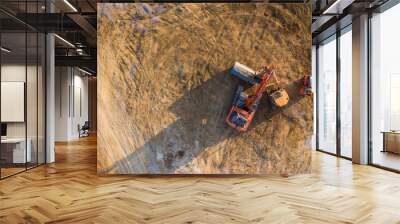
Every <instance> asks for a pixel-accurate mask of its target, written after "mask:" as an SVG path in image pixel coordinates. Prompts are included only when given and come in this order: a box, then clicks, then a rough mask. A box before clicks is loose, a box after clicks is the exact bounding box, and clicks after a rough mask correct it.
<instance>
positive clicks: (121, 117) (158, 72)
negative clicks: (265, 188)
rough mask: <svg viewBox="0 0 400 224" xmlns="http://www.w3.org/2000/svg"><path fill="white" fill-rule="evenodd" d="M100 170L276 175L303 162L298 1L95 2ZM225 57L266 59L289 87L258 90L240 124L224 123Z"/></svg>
mask: <svg viewBox="0 0 400 224" xmlns="http://www.w3.org/2000/svg"><path fill="white" fill-rule="evenodd" d="M98 7H99V10H98V11H99V12H98V13H99V15H98V64H99V67H98V71H99V74H98V88H99V91H98V92H99V95H98V103H99V104H98V105H99V106H98V171H99V173H101V174H175V173H184V174H281V175H292V174H297V173H306V172H309V171H310V162H311V161H310V160H311V156H310V151H309V150H310V139H311V135H312V125H313V122H312V121H313V113H312V111H313V104H312V97H302V96H300V95H299V94H298V92H299V88H300V81H299V80H300V79H301V77H302V76H304V75H306V74H311V33H310V25H311V24H310V22H311V10H310V6H309V5H308V4H261V3H258V4H256V3H252V4H145V3H141V4H139V3H137V4H133V3H132V4H122V3H114V4H111V3H107V4H98ZM235 61H239V62H241V63H243V64H246V65H248V66H249V67H252V68H254V69H257V68H260V67H261V66H263V65H272V64H273V65H275V66H276V68H277V74H278V77H279V78H280V80H281V82H282V84H283V85H284V86H285V87H286V89H287V91H288V92H289V96H290V103H289V105H287V106H286V107H285V108H282V109H276V108H275V109H273V108H271V105H270V103H269V102H268V100H267V97H265V96H264V97H263V99H262V100H261V104H260V107H259V110H258V111H257V113H256V116H255V118H254V120H253V123H252V124H251V127H250V128H249V130H248V131H247V132H244V133H240V132H238V131H236V130H233V129H232V128H230V127H229V126H228V125H227V124H226V123H225V118H226V116H227V114H228V112H229V109H230V107H231V103H232V98H233V94H234V92H235V89H236V87H237V85H238V83H239V82H238V80H235V79H234V78H232V77H230V76H229V75H228V70H229V69H230V68H231V67H232V65H233V63H234V62H235Z"/></svg>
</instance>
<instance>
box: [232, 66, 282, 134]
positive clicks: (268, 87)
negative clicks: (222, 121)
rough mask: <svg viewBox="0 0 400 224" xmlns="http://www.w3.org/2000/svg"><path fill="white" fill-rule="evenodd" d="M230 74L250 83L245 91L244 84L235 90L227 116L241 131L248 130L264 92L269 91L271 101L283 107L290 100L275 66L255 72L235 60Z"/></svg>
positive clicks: (233, 125)
mask: <svg viewBox="0 0 400 224" xmlns="http://www.w3.org/2000/svg"><path fill="white" fill-rule="evenodd" d="M230 74H231V75H232V76H234V77H236V78H239V79H240V80H242V81H245V82H246V83H247V84H248V85H250V87H249V88H247V89H246V90H245V91H243V89H244V88H243V86H242V85H239V86H238V88H237V90H236V92H235V96H234V99H233V105H232V108H231V110H230V112H229V114H228V117H227V118H226V122H227V123H228V125H229V126H231V127H232V128H235V129H237V130H239V131H246V130H247V128H248V127H249V125H250V123H251V121H252V120H253V117H254V114H255V113H256V111H257V107H258V105H259V103H260V99H261V97H262V96H263V93H264V92H267V94H268V96H269V99H270V101H271V102H272V103H273V104H274V105H275V106H278V107H283V106H285V105H286V104H287V103H288V101H289V96H288V94H287V92H286V91H285V90H284V89H282V88H280V87H279V81H278V79H277V78H276V77H275V69H274V68H267V67H263V68H262V69H261V70H259V71H258V72H254V71H253V70H252V69H250V68H249V67H247V66H245V65H242V64H240V63H238V62H235V64H234V66H233V67H232V69H231V70H230ZM271 79H274V81H275V82H274V81H271Z"/></svg>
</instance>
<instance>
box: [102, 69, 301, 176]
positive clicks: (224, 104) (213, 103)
mask: <svg viewBox="0 0 400 224" xmlns="http://www.w3.org/2000/svg"><path fill="white" fill-rule="evenodd" d="M228 72H229V71H228V70H225V71H222V72H219V73H217V74H215V75H214V76H212V77H211V78H210V79H208V80H207V81H205V82H203V83H202V84H200V85H199V86H197V87H196V88H194V89H191V90H188V91H187V92H186V93H185V94H184V96H183V97H181V98H179V99H177V100H176V101H175V103H174V104H173V105H172V106H171V107H170V108H169V110H170V111H171V112H173V113H175V114H176V115H177V116H178V117H179V119H178V120H177V121H176V122H174V123H172V124H171V125H169V126H168V127H167V128H165V129H163V130H162V131H161V132H159V133H158V134H157V135H155V136H154V137H152V138H151V139H149V140H147V142H146V143H145V144H144V145H142V146H141V147H139V148H137V149H136V150H135V151H134V152H133V153H131V154H130V155H128V156H127V157H125V158H123V159H121V160H119V161H116V162H115V163H114V164H113V165H112V166H111V167H108V168H104V169H99V170H98V173H99V174H174V173H179V171H178V170H179V169H180V168H182V167H184V166H186V165H188V164H189V163H190V162H191V161H192V160H193V159H194V158H197V157H198V156H199V154H201V153H202V152H204V151H205V150H206V149H207V148H209V147H211V146H215V145H216V144H218V143H220V142H222V141H225V140H229V139H232V138H236V137H240V135H241V134H243V133H240V132H238V131H236V130H234V129H232V128H230V127H229V126H228V125H227V124H226V122H225V118H226V116H227V114H228V112H229V109H230V107H231V104H232V100H233V95H234V92H235V90H236V87H237V85H238V84H239V81H238V80H237V79H235V78H232V77H231V76H230V75H229V74H228ZM199 75H201V74H199ZM300 86H301V80H296V81H294V82H292V83H290V84H288V85H286V86H284V88H285V89H286V90H287V92H288V94H289V97H290V101H289V104H288V105H286V106H285V107H283V108H272V105H271V103H270V102H269V100H268V98H267V96H266V95H264V96H263V98H262V99H261V102H260V106H259V109H258V111H257V112H256V115H255V117H254V119H253V122H252V124H251V125H250V128H249V130H248V131H247V132H251V131H256V129H257V126H258V125H259V124H260V123H262V122H267V121H268V120H270V119H271V118H272V117H274V116H276V115H277V114H280V113H281V112H282V111H283V110H286V109H288V108H289V107H292V106H293V105H295V104H296V103H298V102H299V101H300V100H301V99H302V98H303V97H302V96H300V95H299V88H300ZM221 145H222V146H221V148H220V149H221V150H223V148H224V147H225V146H224V144H221ZM264 151H265V150H264ZM257 155H258V156H259V157H260V160H267V159H268V158H267V155H266V153H265V152H264V153H263V152H258V153H257ZM227 156H229V155H227Z"/></svg>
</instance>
